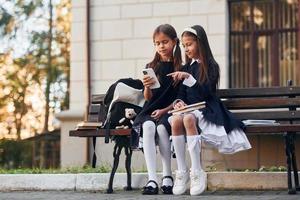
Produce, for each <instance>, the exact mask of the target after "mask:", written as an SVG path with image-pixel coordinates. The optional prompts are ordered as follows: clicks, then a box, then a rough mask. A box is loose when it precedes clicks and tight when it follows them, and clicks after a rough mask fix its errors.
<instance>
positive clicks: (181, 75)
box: [167, 71, 190, 81]
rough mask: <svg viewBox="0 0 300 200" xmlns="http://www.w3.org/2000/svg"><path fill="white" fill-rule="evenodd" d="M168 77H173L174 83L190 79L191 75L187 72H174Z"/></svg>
mask: <svg viewBox="0 0 300 200" xmlns="http://www.w3.org/2000/svg"><path fill="white" fill-rule="evenodd" d="M167 76H171V77H172V78H173V80H174V81H181V80H183V79H185V78H188V77H189V76H190V74H189V73H187V72H179V71H178V72H173V73H170V74H167Z"/></svg>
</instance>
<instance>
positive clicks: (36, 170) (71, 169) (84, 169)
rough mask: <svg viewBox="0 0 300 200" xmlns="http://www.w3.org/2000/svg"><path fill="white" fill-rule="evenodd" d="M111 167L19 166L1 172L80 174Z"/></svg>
mask: <svg viewBox="0 0 300 200" xmlns="http://www.w3.org/2000/svg"><path fill="white" fill-rule="evenodd" d="M110 170H111V167H110V166H109V165H102V166H98V167H96V168H92V167H91V166H89V165H86V166H83V167H69V168H61V169H41V168H18V169H4V168H0V174H78V173H108V172H110Z"/></svg>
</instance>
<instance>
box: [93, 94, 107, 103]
mask: <svg viewBox="0 0 300 200" xmlns="http://www.w3.org/2000/svg"><path fill="white" fill-rule="evenodd" d="M104 97H105V94H94V95H92V98H91V102H92V103H95V104H99V103H101V102H103V100H104Z"/></svg>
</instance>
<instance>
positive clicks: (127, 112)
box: [103, 78, 145, 143]
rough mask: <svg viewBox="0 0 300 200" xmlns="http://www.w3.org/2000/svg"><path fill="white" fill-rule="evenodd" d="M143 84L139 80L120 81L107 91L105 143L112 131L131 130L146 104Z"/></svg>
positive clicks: (105, 98) (126, 79)
mask: <svg viewBox="0 0 300 200" xmlns="http://www.w3.org/2000/svg"><path fill="white" fill-rule="evenodd" d="M143 88H144V86H143V83H142V82H141V81H140V80H138V79H132V78H125V79H119V80H118V81H116V82H115V83H114V84H112V85H111V86H110V87H109V89H108V90H107V92H106V94H105V97H104V101H103V103H104V106H105V109H106V117H105V122H104V128H105V129H106V134H105V143H108V142H109V130H110V129H122V128H126V129H127V128H131V127H132V124H133V121H134V119H135V116H136V115H137V114H138V113H139V112H140V111H141V110H142V107H143V105H144V103H145V100H144V95H143Z"/></svg>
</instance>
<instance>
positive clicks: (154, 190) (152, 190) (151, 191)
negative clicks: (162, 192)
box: [142, 180, 158, 195]
mask: <svg viewBox="0 0 300 200" xmlns="http://www.w3.org/2000/svg"><path fill="white" fill-rule="evenodd" d="M149 183H154V184H155V185H156V187H155V188H154V187H152V186H150V185H149V186H147V185H148V184H149ZM142 194H144V195H145V194H146V195H153V194H158V185H157V183H156V182H155V181H153V180H150V181H148V183H147V184H146V186H145V187H144V188H143V192H142Z"/></svg>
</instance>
